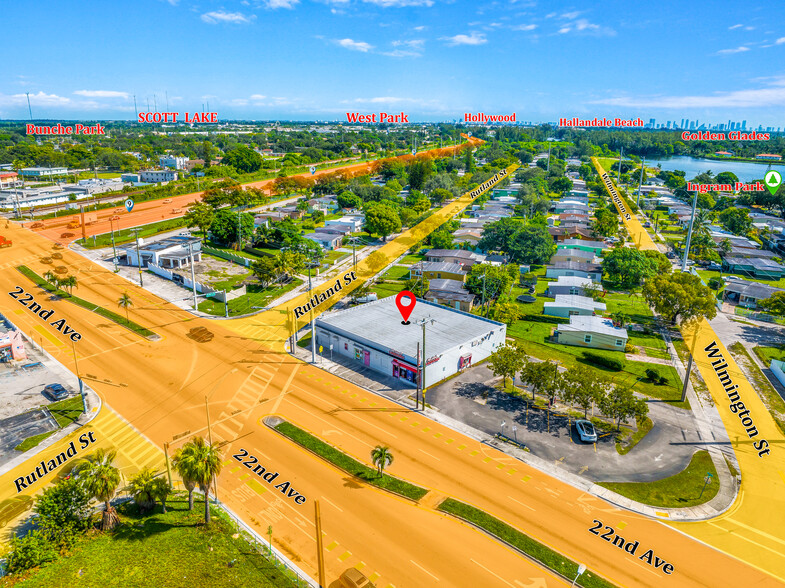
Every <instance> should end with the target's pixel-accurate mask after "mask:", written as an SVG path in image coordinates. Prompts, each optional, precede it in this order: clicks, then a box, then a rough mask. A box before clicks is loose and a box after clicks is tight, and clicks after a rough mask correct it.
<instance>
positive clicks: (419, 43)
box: [384, 39, 425, 57]
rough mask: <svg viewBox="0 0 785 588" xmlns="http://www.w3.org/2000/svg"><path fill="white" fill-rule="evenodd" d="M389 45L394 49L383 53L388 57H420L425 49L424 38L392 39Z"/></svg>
mask: <svg viewBox="0 0 785 588" xmlns="http://www.w3.org/2000/svg"><path fill="white" fill-rule="evenodd" d="M391 45H392V46H393V47H396V49H394V50H392V51H388V52H386V53H384V55H387V56H388V57H420V56H422V52H423V50H424V49H425V39H410V40H408V41H393V42H392V43H391Z"/></svg>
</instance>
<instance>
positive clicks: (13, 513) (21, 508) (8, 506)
mask: <svg viewBox="0 0 785 588" xmlns="http://www.w3.org/2000/svg"><path fill="white" fill-rule="evenodd" d="M31 508H33V497H32V496H25V495H22V496H14V497H13V498H9V499H8V500H3V502H0V529H2V528H3V527H5V526H6V525H7V524H8V521H10V520H12V519H15V518H16V517H18V516H19V515H20V514H22V513H23V512H25V511H28V510H30V509H31Z"/></svg>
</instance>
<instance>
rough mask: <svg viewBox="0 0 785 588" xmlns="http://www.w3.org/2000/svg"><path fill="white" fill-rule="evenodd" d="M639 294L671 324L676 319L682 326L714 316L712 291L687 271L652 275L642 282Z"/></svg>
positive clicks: (714, 307) (715, 311)
mask: <svg viewBox="0 0 785 588" xmlns="http://www.w3.org/2000/svg"><path fill="white" fill-rule="evenodd" d="M642 293H643V297H644V298H645V299H646V302H647V303H648V304H649V306H651V307H652V308H654V310H655V311H656V312H658V313H659V314H661V315H662V316H663V317H664V318H666V319H668V320H669V321H671V322H672V323H674V324H675V323H676V321H677V319H678V320H679V322H680V323H682V324H683V323H686V322H691V321H693V320H698V319H701V318H704V317H705V318H707V319H713V318H714V317H715V316H716V315H717V306H716V305H715V300H716V299H715V297H714V294H713V293H712V291H711V289H710V288H709V287H708V286H704V285H703V283H702V282H701V279H700V277H698V276H694V275H692V274H690V273H687V272H678V273H672V274H665V275H655V276H652V277H650V278H649V279H648V280H646V282H644V284H643V289H642Z"/></svg>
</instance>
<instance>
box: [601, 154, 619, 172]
mask: <svg viewBox="0 0 785 588" xmlns="http://www.w3.org/2000/svg"><path fill="white" fill-rule="evenodd" d="M597 161H599V162H600V165H601V166H602V168H603V169H604V170H605V171H610V170H611V169H613V172H614V173H616V172H617V171H619V158H618V157H598V158H597ZM614 166H616V167H614ZM614 177H615V176H614Z"/></svg>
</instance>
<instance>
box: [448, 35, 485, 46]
mask: <svg viewBox="0 0 785 588" xmlns="http://www.w3.org/2000/svg"><path fill="white" fill-rule="evenodd" d="M441 40H442V41H447V44H448V45H451V46H455V45H483V44H485V43H487V42H488V39H486V38H485V35H484V34H482V33H477V32H472V34H470V35H454V36H452V37H442V38H441Z"/></svg>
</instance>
